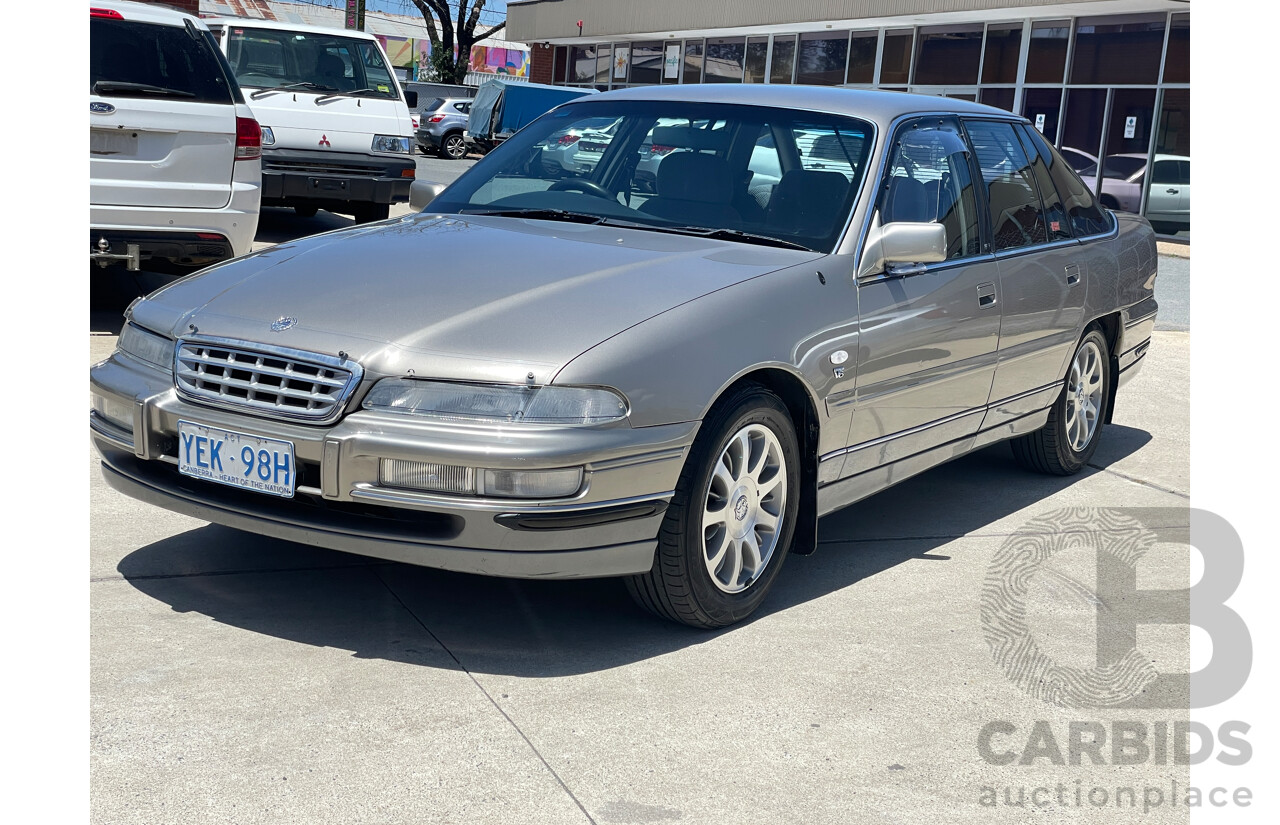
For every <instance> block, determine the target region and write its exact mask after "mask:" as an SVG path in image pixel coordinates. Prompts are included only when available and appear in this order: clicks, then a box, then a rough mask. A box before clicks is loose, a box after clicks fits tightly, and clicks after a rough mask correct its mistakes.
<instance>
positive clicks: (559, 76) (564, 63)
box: [551, 46, 570, 83]
mask: <svg viewBox="0 0 1280 825" xmlns="http://www.w3.org/2000/svg"><path fill="white" fill-rule="evenodd" d="M569 51H570V49H569V47H568V46H556V50H555V57H554V58H553V60H552V64H551V82H552V83H567V82H568V78H567V76H566V75H567V72H568V66H569Z"/></svg>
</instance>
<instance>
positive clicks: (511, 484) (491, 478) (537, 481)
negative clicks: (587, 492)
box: [481, 467, 582, 498]
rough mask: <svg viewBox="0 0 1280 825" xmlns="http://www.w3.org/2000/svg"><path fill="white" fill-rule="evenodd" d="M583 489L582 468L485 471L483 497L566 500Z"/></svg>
mask: <svg viewBox="0 0 1280 825" xmlns="http://www.w3.org/2000/svg"><path fill="white" fill-rule="evenodd" d="M581 486H582V468H581V467H569V468H567V469H563V470H485V471H484V485H483V487H482V488H481V495H486V496H498V497H500V498H564V497H565V496H571V495H573V494H574V493H576V492H578V488H579V487H581Z"/></svg>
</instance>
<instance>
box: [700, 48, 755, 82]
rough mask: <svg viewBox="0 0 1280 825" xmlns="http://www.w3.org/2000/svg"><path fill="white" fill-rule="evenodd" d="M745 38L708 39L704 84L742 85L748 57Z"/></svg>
mask: <svg viewBox="0 0 1280 825" xmlns="http://www.w3.org/2000/svg"><path fill="white" fill-rule="evenodd" d="M746 49H747V39H746V38H745V37H708V38H707V62H706V71H704V72H703V78H702V82H703V83H741V82H742V63H743V59H744V58H745V56H746Z"/></svg>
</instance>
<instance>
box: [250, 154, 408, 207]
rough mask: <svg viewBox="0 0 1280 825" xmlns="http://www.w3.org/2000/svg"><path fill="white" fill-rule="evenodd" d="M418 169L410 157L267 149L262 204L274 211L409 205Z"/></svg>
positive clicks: (263, 156)
mask: <svg viewBox="0 0 1280 825" xmlns="http://www.w3.org/2000/svg"><path fill="white" fill-rule="evenodd" d="M417 168H418V167H417V162H416V161H415V160H414V159H413V157H412V156H409V155H406V156H404V157H393V156H380V155H364V154H360V153H358V152H328V151H312V150H309V149H308V150H304V149H264V150H263V151H262V202H263V203H264V204H267V205H274V206H278V205H296V204H298V203H299V202H309V203H314V204H317V205H323V204H345V203H386V204H392V203H404V202H405V201H407V200H409V187H410V186H412V185H413V179H414V174H415V172H416V170H417Z"/></svg>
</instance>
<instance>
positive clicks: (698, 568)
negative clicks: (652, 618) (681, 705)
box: [627, 385, 800, 628]
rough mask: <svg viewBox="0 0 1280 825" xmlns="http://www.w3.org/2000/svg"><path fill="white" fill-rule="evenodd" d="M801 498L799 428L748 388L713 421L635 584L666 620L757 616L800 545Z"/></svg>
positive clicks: (775, 401) (639, 596)
mask: <svg viewBox="0 0 1280 825" xmlns="http://www.w3.org/2000/svg"><path fill="white" fill-rule="evenodd" d="M799 499H800V448H799V444H798V441H797V439H796V432H795V425H794V424H793V422H792V420H791V416H790V414H789V413H788V412H787V408H786V406H785V405H784V404H783V403H782V401H781V399H779V398H778V396H777V395H775V394H773V393H772V392H770V391H769V390H767V389H765V388H763V387H760V386H757V385H746V386H744V387H742V388H741V389H739V390H737V391H736V392H734V393H733V394H732V395H730V396H728V397H727V398H725V399H724V400H723V401H722V402H721V403H720V404H718V405H717V406H716V407H715V409H714V410H713V412H712V413H711V414H710V415H708V417H707V420H706V421H705V422H704V424H703V429H702V431H701V432H700V433H699V434H698V438H697V440H696V441H695V442H694V446H693V449H692V450H691V451H690V456H689V460H688V461H687V462H686V464H685V467H684V471H683V472H682V473H681V474H680V479H679V481H678V482H677V483H676V493H675V496H674V497H673V498H672V500H671V505H670V507H668V508H667V514H666V518H665V519H664V520H663V523H662V529H661V531H660V533H659V535H658V539H659V540H658V551H657V553H656V555H655V557H654V563H653V567H652V569H650V570H649V572H648V573H644V574H642V575H639V576H634V577H632V578H631V579H629V580H628V581H627V589H628V591H629V592H630V593H631V596H632V598H634V599H635V600H636V602H637V603H639V604H640V605H641V606H642V607H644V608H646V609H647V610H649V611H651V612H653V613H655V614H657V615H659V616H662V617H663V618H667V619H671V620H673V621H677V622H681V623H683V624H687V625H691V626H693V627H700V628H716V627H725V626H727V625H731V624H733V623H735V622H738V621H741V620H742V619H745V618H746V617H747V616H749V615H751V613H752V612H754V611H755V609H756V608H757V607H759V605H760V603H761V602H762V601H764V597H765V595H766V594H767V593H768V591H769V588H770V586H772V584H773V582H774V579H776V578H777V575H778V571H779V569H780V568H781V567H782V562H783V560H784V559H785V558H786V555H787V551H788V549H789V548H790V546H791V538H792V534H793V533H794V531H795V522H796V513H797V510H798V506H799Z"/></svg>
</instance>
